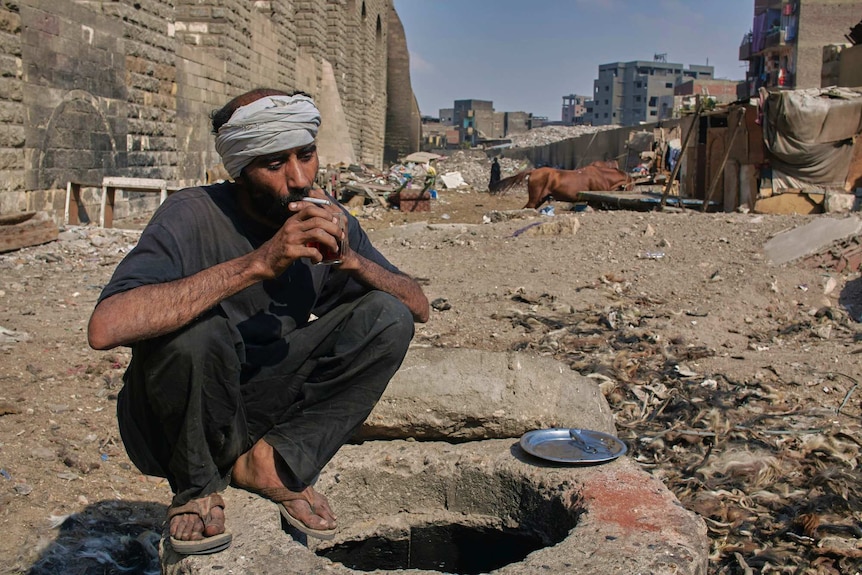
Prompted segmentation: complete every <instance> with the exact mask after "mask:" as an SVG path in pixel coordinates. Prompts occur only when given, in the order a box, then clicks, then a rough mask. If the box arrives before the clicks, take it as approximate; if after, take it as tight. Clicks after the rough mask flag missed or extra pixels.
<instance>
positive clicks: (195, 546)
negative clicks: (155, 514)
mask: <svg viewBox="0 0 862 575" xmlns="http://www.w3.org/2000/svg"><path fill="white" fill-rule="evenodd" d="M168 520H169V521H170V533H171V545H172V546H173V547H174V549H175V550H176V551H178V552H180V553H188V554H196V553H213V552H216V551H221V550H222V549H226V548H227V547H228V546H229V545H230V542H231V540H232V536H231V534H230V533H227V532H226V531H225V525H224V523H225V521H224V499H222V496H221V495H219V494H218V493H210V494H209V495H205V496H203V497H199V498H197V499H192V500H191V501H189V502H188V503H186V504H184V505H179V506H172V507H171V508H170V509H168Z"/></svg>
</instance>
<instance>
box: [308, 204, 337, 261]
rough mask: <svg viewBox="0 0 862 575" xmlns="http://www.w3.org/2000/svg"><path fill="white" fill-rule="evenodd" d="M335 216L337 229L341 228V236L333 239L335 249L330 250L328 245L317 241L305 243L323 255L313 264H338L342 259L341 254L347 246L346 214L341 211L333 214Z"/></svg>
mask: <svg viewBox="0 0 862 575" xmlns="http://www.w3.org/2000/svg"><path fill="white" fill-rule="evenodd" d="M335 217H336V218H338V229H340V230H341V233H342V236H343V238H336V240H335V241H336V243H337V244H338V249H337V250H332V249H330V247H329V246H328V245H326V244H322V243H320V242H317V241H310V242H307V243H306V244H305V246H306V247H309V248H314V249H316V250H317V251H319V252H320V254H321V255H322V256H323V259H322V260H321V261H319V262H316V263H315V264H314V265H332V264H340V263H341V261H342V259H341V258H342V255H343V254H344V250H345V249H346V248H347V216H345V215H344V213H343V212H339V213H337V214H335Z"/></svg>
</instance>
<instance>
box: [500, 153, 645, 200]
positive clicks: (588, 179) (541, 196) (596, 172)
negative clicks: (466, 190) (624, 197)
mask: <svg viewBox="0 0 862 575" xmlns="http://www.w3.org/2000/svg"><path fill="white" fill-rule="evenodd" d="M527 178H529V181H528V183H527V192H528V199H527V205H525V206H524V207H525V208H538V207H539V206H541V205H542V204H544V203H545V202H546V201H548V200H550V199H551V198H553V199H555V200H560V201H564V202H575V201H577V200H578V193H579V192H609V191H613V190H616V189H620V188H623V187H625V188H626V189H631V187H632V185H633V181H632V178H631V176H629V175H628V174H626V173H625V172H623V171H621V170H618V169H616V168H612V167H610V166H608V165H607V164H605V163H603V162H596V163H594V164H590V165H589V166H587V167H585V168H580V169H578V170H557V169H555V168H536V169H535V170H528V171H525V172H521V173H519V174H515V175H514V176H509V177H508V178H506V179H505V180H501V181H500V183H499V185H498V186H496V189H494V190H492V191H493V192H502V191H505V190H508V189H509V188H511V187H512V186H515V185H517V184H519V183H521V182H523V181H524V180H525V179H527Z"/></svg>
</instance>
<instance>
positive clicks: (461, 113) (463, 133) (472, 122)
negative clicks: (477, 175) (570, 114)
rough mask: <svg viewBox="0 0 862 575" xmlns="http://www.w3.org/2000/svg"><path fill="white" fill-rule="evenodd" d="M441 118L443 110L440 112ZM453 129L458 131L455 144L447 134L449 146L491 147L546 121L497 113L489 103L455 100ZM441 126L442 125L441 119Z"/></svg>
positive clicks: (521, 115) (523, 115)
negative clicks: (488, 145) (483, 145)
mask: <svg viewBox="0 0 862 575" xmlns="http://www.w3.org/2000/svg"><path fill="white" fill-rule="evenodd" d="M440 112H441V116H442V114H443V112H444V110H440ZM452 121H453V130H457V132H455V133H457V135H458V137H457V142H453V139H454V138H453V136H454V133H453V132H447V134H448V138H447V139H448V144H449V147H455V146H461V145H465V144H466V145H468V146H471V147H473V146H478V145H482V144H494V143H498V142H499V141H500V140H502V139H504V138H506V137H508V136H509V135H511V134H521V133H523V132H526V131H527V130H531V129H533V128H536V127H539V126H543V125H544V124H545V123H546V122H547V118H544V117H539V116H533V114H531V113H529V112H497V111H495V110H494V103H493V102H491V101H488V100H455V106H454V108H452ZM440 123H441V124H443V123H444V121H443V119H442V117H441V122H440Z"/></svg>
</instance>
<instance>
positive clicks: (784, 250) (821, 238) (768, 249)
mask: <svg viewBox="0 0 862 575" xmlns="http://www.w3.org/2000/svg"><path fill="white" fill-rule="evenodd" d="M860 233H862V218H859V217H858V216H850V217H846V218H829V217H820V218H817V219H815V220H813V221H812V222H810V223H808V224H805V225H804V226H801V227H799V228H795V229H793V230H789V231H786V232H783V233H780V234H778V235H776V236H775V237H774V238H772V239H771V240H769V241H768V242H766V245H765V246H764V247H763V251H764V253H765V254H766V257H767V259H768V260H769V261H770V262H772V263H773V264H775V265H781V264H785V263H788V262H791V261H793V260H796V259H799V258H802V257H805V256H807V255H811V254H815V253H817V252H819V251H820V250H821V249H823V248H825V247H827V246H829V245H830V244H832V243H834V242H836V241H839V240H843V239H846V238H849V237H852V236H855V235H858V234H860Z"/></svg>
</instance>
